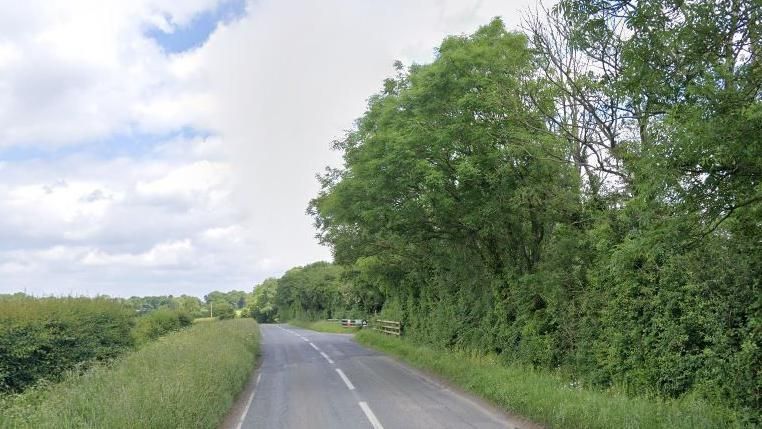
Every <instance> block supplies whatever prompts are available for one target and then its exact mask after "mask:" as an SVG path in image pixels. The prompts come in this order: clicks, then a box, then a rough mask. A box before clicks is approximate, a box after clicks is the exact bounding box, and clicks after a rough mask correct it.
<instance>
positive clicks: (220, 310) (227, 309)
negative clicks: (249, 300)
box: [214, 302, 235, 320]
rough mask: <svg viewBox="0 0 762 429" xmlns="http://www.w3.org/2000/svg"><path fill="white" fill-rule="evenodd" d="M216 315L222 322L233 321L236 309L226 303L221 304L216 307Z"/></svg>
mask: <svg viewBox="0 0 762 429" xmlns="http://www.w3.org/2000/svg"><path fill="white" fill-rule="evenodd" d="M214 315H215V316H216V317H217V318H218V319H220V320H224V319H232V318H234V317H235V308H234V307H233V306H232V305H230V304H228V303H226V302H220V303H219V304H215V305H214Z"/></svg>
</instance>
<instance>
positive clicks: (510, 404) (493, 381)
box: [355, 331, 743, 429]
mask: <svg viewBox="0 0 762 429" xmlns="http://www.w3.org/2000/svg"><path fill="white" fill-rule="evenodd" d="M355 338H356V339H357V340H358V342H359V343H361V344H364V345H366V346H370V347H373V348H376V349H378V350H380V351H383V352H386V353H389V354H391V355H394V356H397V357H399V358H401V359H402V360H404V361H406V362H408V363H410V364H412V365H414V366H417V367H419V368H422V369H425V370H429V371H432V372H434V373H436V374H438V375H440V376H442V377H444V378H447V379H449V380H450V381H452V382H454V383H456V384H457V385H459V386H461V387H462V388H464V389H466V390H469V391H471V392H473V393H475V394H477V395H479V396H482V397H484V398H486V399H488V400H490V401H492V402H494V403H495V404H497V405H499V406H501V407H503V408H504V409H506V410H508V411H510V412H513V413H515V414H517V415H520V416H522V417H525V418H528V419H530V420H532V421H535V422H538V423H541V424H544V425H547V426H548V427H551V428H590V429H593V428H600V429H608V428H633V429H634V428H643V429H646V428H648V429H651V428H654V429H655V428H664V429H680V428H685V429H694V428H707V429H709V428H736V427H743V425H742V424H741V423H738V421H737V419H736V417H737V416H736V415H734V414H733V413H732V412H730V411H728V410H725V409H722V408H718V407H713V406H710V405H709V404H707V403H705V402H702V401H700V400H693V399H684V400H657V399H650V398H642V397H639V398H632V397H628V396H625V395H623V394H619V393H617V392H603V391H598V390H587V389H581V388H579V387H577V386H573V385H570V383H569V382H568V381H565V380H563V379H562V378H561V377H558V376H556V375H554V374H552V373H550V372H548V371H538V370H533V369H531V368H525V367H520V366H510V365H505V364H502V363H500V362H498V360H497V359H495V358H493V357H489V356H475V355H470V354H466V353H459V352H451V351H440V350H435V349H432V348H428V347H423V346H418V345H414V344H413V343H411V342H409V341H406V340H403V339H398V338H392V337H389V336H386V335H382V334H379V333H376V332H372V331H362V332H360V333H358V334H357V335H356V336H355Z"/></svg>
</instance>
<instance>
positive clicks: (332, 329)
mask: <svg viewBox="0 0 762 429" xmlns="http://www.w3.org/2000/svg"><path fill="white" fill-rule="evenodd" d="M288 323H289V324H290V325H294V326H298V327H300V328H304V329H312V330H313V331H318V332H328V333H334V334H351V333H353V332H357V331H358V330H359V329H358V328H345V327H343V326H341V324H339V323H336V322H329V321H327V320H318V321H315V322H307V321H304V320H289V322H288Z"/></svg>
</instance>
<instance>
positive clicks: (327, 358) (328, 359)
mask: <svg viewBox="0 0 762 429" xmlns="http://www.w3.org/2000/svg"><path fill="white" fill-rule="evenodd" d="M320 354H321V355H323V357H324V358H325V360H327V361H328V363H330V364H331V365H333V360H331V358H329V357H328V355H327V354H325V353H323V352H320Z"/></svg>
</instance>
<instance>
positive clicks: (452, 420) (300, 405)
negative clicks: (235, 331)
mask: <svg viewBox="0 0 762 429" xmlns="http://www.w3.org/2000/svg"><path fill="white" fill-rule="evenodd" d="M260 329H261V332H262V359H263V360H262V364H261V367H260V368H259V370H258V371H257V372H256V373H255V374H254V377H255V379H254V380H255V381H252V383H250V384H251V387H250V389H249V391H247V392H246V393H245V397H244V398H245V399H244V400H242V401H241V405H240V408H242V410H240V411H237V413H238V414H237V416H236V418H235V421H234V423H233V424H231V425H230V426H231V427H234V428H284V429H299V428H309V429H320V428H326V429H329V428H331V429H332V428H373V429H381V428H385V429H395V428H530V427H534V426H532V425H528V424H527V423H525V422H522V421H520V420H518V419H513V418H511V417H510V416H508V415H505V414H503V413H501V412H499V411H497V410H494V409H492V407H490V406H489V405H486V404H483V403H481V402H480V401H479V400H477V399H474V398H472V397H470V396H468V395H466V394H463V393H460V392H456V391H455V390H453V389H451V388H449V387H448V386H446V385H444V384H442V383H440V382H438V381H436V380H433V379H432V378H430V377H428V376H426V375H423V374H421V373H419V372H418V371H416V370H413V369H411V368H409V367H407V366H405V365H403V364H400V363H399V362H397V361H396V360H394V359H392V358H390V357H388V356H385V355H383V354H381V353H378V352H375V351H373V350H369V349H367V348H364V347H362V346H360V345H358V344H357V343H355V342H354V340H353V339H352V337H351V336H350V335H345V334H324V333H318V332H314V331H309V330H304V329H299V328H294V327H292V326H289V325H261V326H260Z"/></svg>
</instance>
